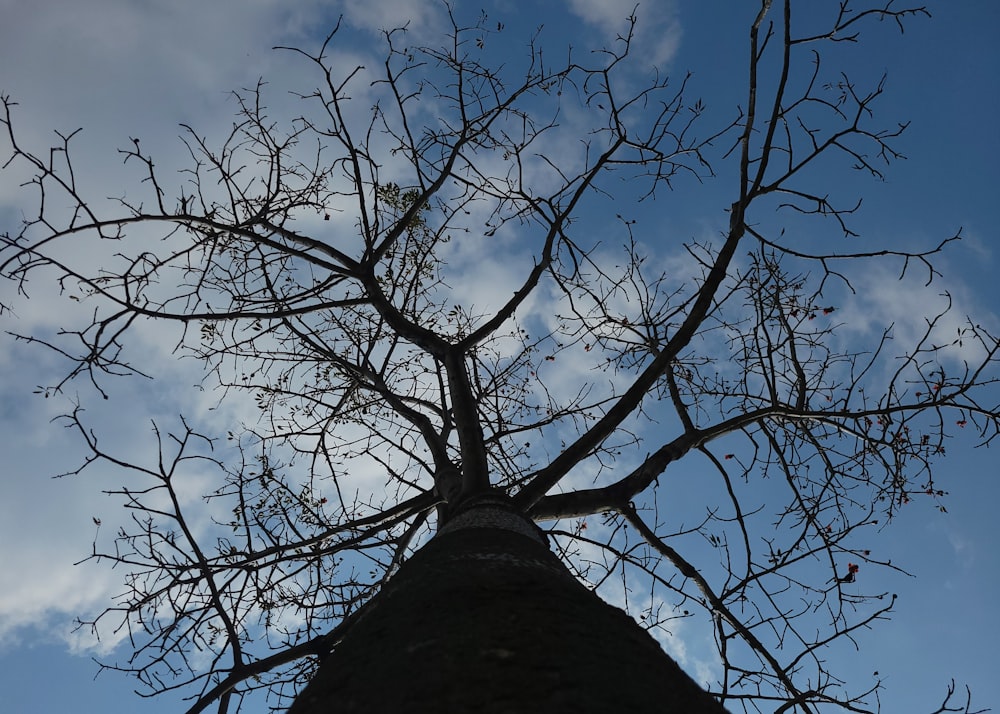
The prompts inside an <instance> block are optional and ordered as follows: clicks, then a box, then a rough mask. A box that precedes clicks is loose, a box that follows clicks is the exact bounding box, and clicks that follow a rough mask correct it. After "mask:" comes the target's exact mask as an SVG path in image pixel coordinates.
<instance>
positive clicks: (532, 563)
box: [289, 496, 725, 714]
mask: <svg viewBox="0 0 1000 714" xmlns="http://www.w3.org/2000/svg"><path fill="white" fill-rule="evenodd" d="M463 506H464V507H463V508H462V509H461V510H460V512H459V513H457V514H455V515H454V516H453V517H452V519H451V520H450V521H449V522H448V523H447V524H446V525H445V526H444V527H443V528H442V529H441V531H440V532H439V533H438V535H436V536H435V537H434V538H433V539H432V540H431V541H430V542H429V543H428V544H427V545H426V546H425V547H424V548H422V549H421V550H420V551H419V552H417V553H416V554H415V555H414V556H413V558H411V559H410V560H409V561H407V562H406V563H405V564H404V565H403V566H402V567H401V568H400V569H399V572H398V573H396V575H395V576H393V577H392V578H391V579H390V580H389V581H388V582H387V583H386V585H385V587H384V588H383V589H382V591H381V592H380V593H379V595H378V596H376V597H375V598H374V599H373V600H372V601H371V602H370V603H368V604H367V605H366V606H365V607H364V609H363V610H362V611H361V612H360V613H359V614H358V620H357V621H356V622H355V623H354V625H353V626H352V627H351V628H350V629H349V630H348V632H347V634H346V635H345V636H344V638H343V640H342V641H341V642H340V643H339V644H338V645H337V646H336V648H335V649H334V650H333V652H332V653H331V654H330V655H329V656H328V657H326V658H325V659H324V660H323V662H322V663H321V665H320V668H319V670H318V672H317V674H316V676H315V677H314V678H313V680H312V682H310V684H309V685H308V686H307V687H306V688H305V689H304V690H303V692H302V693H301V694H300V695H299V696H298V698H297V699H296V701H295V702H294V703H293V705H292V707H291V708H290V709H289V714H319V713H320V712H324V713H330V712H343V713H345V714H346V713H353V712H359V713H360V712H364V713H365V714H373V713H375V712H392V711H407V712H416V713H420V712H434V713H435V714H438V713H439V712H450V713H462V712H470V713H471V712H476V713H477V714H501V713H503V714H513V713H515V712H516V713H518V714H519V713H521V712H530V711H539V712H546V713H547V714H561V713H563V712H566V713H567V714H569V713H572V714H581V713H586V712H602V714H606V713H607V712H615V711H627V712H640V713H641V712H660V713H665V714H669V713H672V712H677V713H680V712H684V713H686V714H690V713H694V714H698V713H702V712H704V713H706V714H724V713H725V710H724V709H723V707H722V706H721V705H720V704H719V703H718V702H717V701H716V700H715V699H714V698H713V697H711V696H710V695H709V694H707V693H706V692H705V691H704V690H702V689H701V688H700V687H699V686H698V685H697V684H696V683H695V682H694V680H692V679H691V678H690V677H688V676H687V674H685V673H684V672H683V671H682V670H681V668H680V667H679V666H678V665H677V664H676V663H675V662H674V661H673V660H672V659H671V658H670V657H669V656H668V655H667V654H666V653H664V652H663V650H662V649H661V648H660V646H659V645H658V644H657V643H656V641H655V640H654V639H653V638H652V637H651V636H650V635H649V634H648V633H647V632H646V631H645V630H643V629H642V628H641V627H640V626H639V625H638V624H636V622H635V621H634V620H632V619H631V618H630V617H629V616H627V615H626V614H625V613H624V612H622V611H620V610H618V609H617V608H614V607H612V606H610V605H608V604H607V603H605V602H604V601H603V600H601V599H600V598H599V597H598V596H597V595H596V594H594V593H593V592H591V591H590V590H588V589H587V588H586V587H585V586H584V585H582V584H581V583H580V582H579V581H577V580H576V579H575V578H574V577H573V576H572V575H571V574H570V573H569V571H568V570H567V569H566V567H565V566H564V565H563V564H562V562H561V561H560V560H559V559H558V558H557V557H556V556H555V555H554V554H553V553H552V551H551V550H550V549H549V547H548V544H547V542H546V537H545V535H544V534H543V533H542V532H541V531H540V530H539V529H538V528H537V526H535V524H534V523H532V522H531V521H530V520H528V519H527V518H525V517H524V516H522V515H521V514H520V513H519V512H518V511H517V510H515V509H514V507H513V506H512V505H511V504H510V502H509V501H508V500H507V499H506V498H504V497H502V496H481V497H479V498H477V499H474V500H473V501H472V502H471V504H468V505H467V504H463Z"/></svg>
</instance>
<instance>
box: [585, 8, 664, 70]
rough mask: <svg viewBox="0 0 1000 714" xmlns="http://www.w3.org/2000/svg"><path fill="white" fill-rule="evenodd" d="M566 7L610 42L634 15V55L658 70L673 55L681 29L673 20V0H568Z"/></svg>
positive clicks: (619, 33)
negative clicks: (635, 0) (650, 0)
mask: <svg viewBox="0 0 1000 714" xmlns="http://www.w3.org/2000/svg"><path fill="white" fill-rule="evenodd" d="M569 6H570V10H571V11H572V12H573V13H574V14H576V15H577V16H579V17H580V18H581V19H582V20H584V21H585V22H587V23H588V24H590V25H592V26H594V27H595V28H597V29H598V31H599V32H600V33H601V34H602V35H603V36H604V38H605V41H607V42H612V41H614V40H615V38H617V37H618V36H620V35H622V34H623V33H624V32H626V31H627V29H628V23H627V20H628V18H629V16H631V15H632V14H633V10H632V8H633V7H634V8H635V10H634V15H635V17H636V20H637V22H636V26H635V37H634V49H633V51H634V52H635V54H636V56H639V57H642V58H643V60H644V61H646V62H648V64H650V65H653V66H656V67H659V68H660V69H661V70H662V69H665V66H666V65H667V64H669V63H670V61H671V60H672V59H673V58H674V56H675V55H676V54H677V50H678V49H679V48H680V43H681V36H682V31H681V27H680V24H679V22H678V21H677V16H676V8H675V6H674V0H663V1H661V2H655V3H638V4H637V5H636V4H635V3H618V2H610V1H609V0H569Z"/></svg>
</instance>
